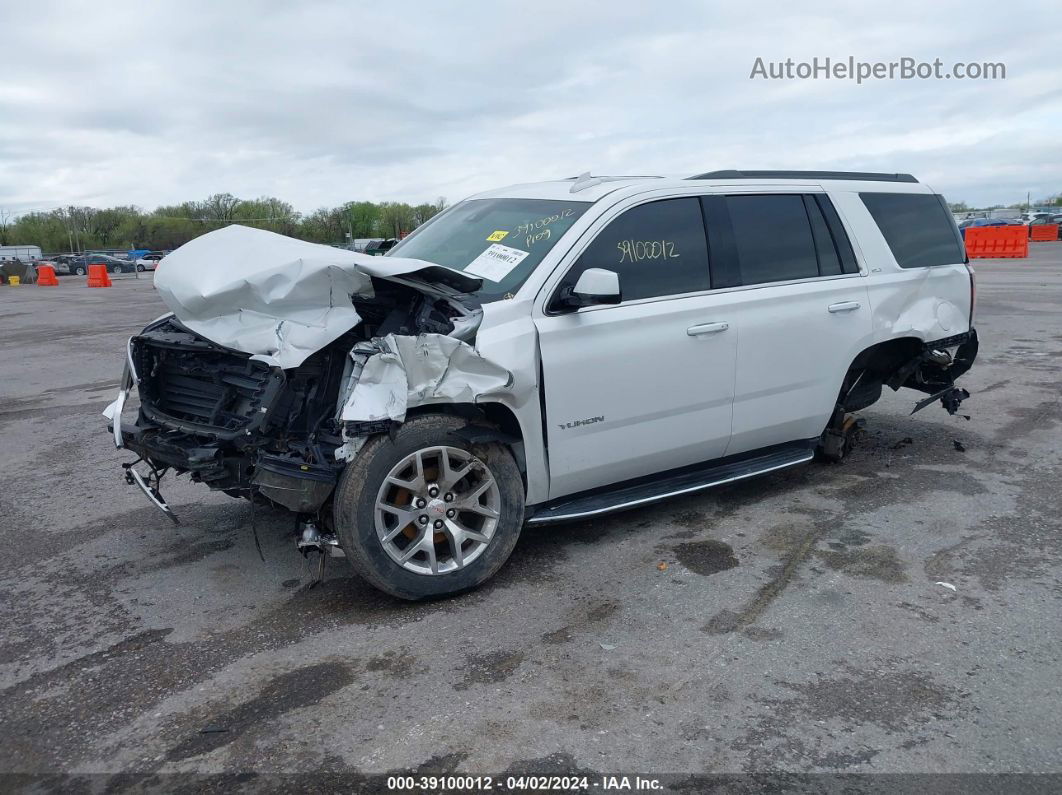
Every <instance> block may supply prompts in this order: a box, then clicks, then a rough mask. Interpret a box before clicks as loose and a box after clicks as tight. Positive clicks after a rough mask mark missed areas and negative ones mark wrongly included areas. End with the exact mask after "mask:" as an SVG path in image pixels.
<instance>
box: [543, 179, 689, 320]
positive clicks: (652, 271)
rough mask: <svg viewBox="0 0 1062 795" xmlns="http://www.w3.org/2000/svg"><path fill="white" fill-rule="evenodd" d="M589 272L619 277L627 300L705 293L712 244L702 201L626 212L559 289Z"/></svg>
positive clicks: (652, 205) (672, 201) (679, 201)
mask: <svg viewBox="0 0 1062 795" xmlns="http://www.w3.org/2000/svg"><path fill="white" fill-rule="evenodd" d="M587 268H604V269H605V270H610V271H615V272H616V273H618V274H619V282H620V290H621V291H622V293H623V300H624V301H635V300H638V299H640V298H656V297H658V296H663V295H681V294H682V293H693V292H700V291H701V290H707V289H708V288H709V281H708V244H707V242H706V241H705V237H704V221H703V219H702V218H701V207H700V203H699V202H698V201H697V199H695V198H689V199H664V200H662V201H656V202H650V203H649V204H641V205H639V206H637V207H632V208H631V209H630V210H627V211H626V212H625V213H623V214H622V215H621V216H620V217H619V218H617V219H616V220H614V221H613V222H612V223H610V224H609V225H608V226H606V227H605V228H604V229H603V230H601V232H599V233H598V235H597V237H595V238H594V240H593V242H591V243H590V245H589V246H588V247H587V249H586V251H584V252H583V253H582V255H581V256H580V257H579V260H578V262H576V263H575V265H573V266H572V268H571V270H569V271H568V273H567V274H566V275H565V277H564V281H562V282H561V284H560V288H561V289H563V288H564V287H574V286H575V283H576V282H577V281H578V280H579V276H580V274H582V272H583V271H584V270H586V269H587Z"/></svg>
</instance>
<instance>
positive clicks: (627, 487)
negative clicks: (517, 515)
mask: <svg viewBox="0 0 1062 795" xmlns="http://www.w3.org/2000/svg"><path fill="white" fill-rule="evenodd" d="M817 441H818V440H817V439H811V440H808V441H806V442H792V443H790V444H784V445H776V446H775V447H771V448H767V449H766V450H760V451H758V452H757V453H755V454H751V455H750V454H747V453H746V454H743V455H741V456H731V457H730V458H722V459H718V460H716V461H710V462H708V463H705V464H696V465H694V466H692V467H683V468H682V469H673V470H670V471H668V472H662V473H660V474H658V475H651V476H649V477H646V478H639V479H637V480H628V481H625V482H623V483H617V484H616V485H614V486H608V487H606V488H604V489H595V490H594V491H592V492H584V493H583V494H577V495H573V496H571V497H561V498H560V499H557V500H554V501H552V502H548V503H545V504H543V505H541V506H537V507H535V508H532V513H531V516H530V518H529V519H528V520H527V524H547V523H549V522H566V521H570V520H573V519H585V518H587V517H590V516H598V515H600V514H605V513H612V512H613V511H622V510H626V509H627V508H635V507H638V506H641V505H647V504H649V503H652V502H657V501H659V500H666V499H667V498H668V497H675V496H677V495H679V494H689V493H691V492H695V491H702V490H704V489H710V488H712V487H713V486H721V485H723V484H724V483H733V482H734V481H735V480H743V479H745V478H751V477H754V476H756V475H763V474H766V473H767V472H773V471H775V470H776V469H785V468H786V467H791V466H795V465H797V464H803V463H804V462H805V461H810V460H811V459H812V458H814V457H815V444H816V442H817Z"/></svg>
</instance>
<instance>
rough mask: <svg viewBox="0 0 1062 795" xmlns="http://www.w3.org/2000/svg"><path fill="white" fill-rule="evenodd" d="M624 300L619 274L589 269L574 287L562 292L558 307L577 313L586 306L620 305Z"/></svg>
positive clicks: (581, 275) (580, 276)
mask: <svg viewBox="0 0 1062 795" xmlns="http://www.w3.org/2000/svg"><path fill="white" fill-rule="evenodd" d="M622 300H623V293H621V292H620V284H619V274H618V273H616V272H615V271H609V270H605V269H604V268H587V269H586V270H585V271H583V272H582V273H581V274H580V275H579V279H578V281H576V283H575V286H574V287H565V288H563V289H562V290H561V293H560V295H559V296H558V299H557V307H558V308H559V309H562V310H568V311H575V310H576V309H580V308H582V307H584V306H596V305H598V304H618V303H620V302H621V301H622Z"/></svg>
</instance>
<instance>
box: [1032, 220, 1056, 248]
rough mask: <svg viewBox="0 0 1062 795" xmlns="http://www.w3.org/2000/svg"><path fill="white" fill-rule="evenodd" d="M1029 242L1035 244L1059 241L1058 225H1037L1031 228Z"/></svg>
mask: <svg viewBox="0 0 1062 795" xmlns="http://www.w3.org/2000/svg"><path fill="white" fill-rule="evenodd" d="M1029 240H1031V241H1033V242H1034V243H1045V242H1047V241H1051V242H1057V241H1058V224H1036V226H1030V227H1029Z"/></svg>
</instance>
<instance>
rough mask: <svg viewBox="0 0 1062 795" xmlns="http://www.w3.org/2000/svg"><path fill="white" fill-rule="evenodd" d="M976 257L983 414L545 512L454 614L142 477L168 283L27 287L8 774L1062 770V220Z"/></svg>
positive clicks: (1, 512) (5, 366) (1, 357)
mask: <svg viewBox="0 0 1062 795" xmlns="http://www.w3.org/2000/svg"><path fill="white" fill-rule="evenodd" d="M975 266H976V269H977V272H978V311H977V326H978V329H979V332H980V334H981V340H982V342H981V354H980V358H979V359H978V361H977V363H976V364H975V366H974V368H973V370H972V371H971V372H970V373H969V374H968V375H967V376H965V377H964V378H963V379H962V385H963V386H965V387H966V388H967V389H969V390H970V392H971V393H972V397H971V399H970V400H968V401H967V402H966V403H964V404H963V406H962V412H963V413H968V414H970V415H971V417H972V419H971V420H970V421H966V420H964V419H962V418H961V417H949V416H947V415H946V414H945V413H944V411H943V410H941V409H940V408H939V407H938V406H933V407H930V408H927V409H925V410H924V411H922V412H921V413H919V414H917V415H915V416H914V417H908V416H907V414H908V412H909V411H910V409H911V406H912V405H913V404H914V402H915V401H916V400H917V399H918V398H919V397H920V395H917V394H916V393H913V392H910V393H908V392H901V393H892V392H887V394H886V396H885V397H884V398H883V400H882V401H881V402H880V403H879V404H877V405H876V406H874V407H872V408H871V409H869V410H867V411H865V412H862V413H861V416H863V417H865V419H866V429H865V433H864V435H863V438H862V440H861V442H860V444H859V445H858V447H857V448H856V450H855V451H854V453H853V454H852V456H851V459H850V460H849V462H848V463H846V464H844V465H841V466H825V465H819V464H814V465H807V466H802V467H798V468H796V469H793V470H788V471H785V472H781V473H777V474H772V475H768V476H765V477H761V478H757V479H755V480H752V481H749V482H746V483H743V484H738V485H735V486H731V487H727V488H722V489H718V490H715V491H710V492H706V493H703V494H700V495H695V496H688V497H685V498H680V499H676V500H672V501H669V502H665V503H662V504H659V505H656V506H652V507H647V508H643V509H640V510H636V511H631V512H628V513H624V514H619V515H616V516H611V517H607V518H603V519H599V520H595V521H589V522H581V523H573V524H568V525H562V526H550V527H547V528H544V529H528V530H525V532H524V535H523V537H522V539H521V542H520V544H519V545H518V546H517V549H516V552H515V553H514V555H513V557H512V559H511V561H510V562H509V564H508V565H507V566H506V567H505V568H504V569H503V570H502V571H501V573H500V574H499V575H498V576H497V577H496V578H495V579H494V580H492V581H491V582H489V583H488V584H487V585H486V586H485V587H483V588H481V589H480V590H478V591H476V592H474V593H472V594H469V595H466V596H462V597H458V598H454V599H447V600H444V601H439V602H433V603H427V604H409V603H404V602H399V601H397V600H394V599H391V598H389V597H387V596H384V595H382V594H381V593H379V592H377V591H375V590H373V589H372V588H370V587H369V586H367V585H365V584H363V583H362V582H360V581H359V580H357V579H354V578H353V577H352V576H351V575H350V574H349V573H348V571H347V567H346V564H345V562H344V561H342V560H334V561H332V562H331V564H330V566H329V570H328V576H327V578H326V580H325V582H324V583H322V584H321V585H318V586H317V587H314V588H310V587H308V586H309V583H310V579H311V577H310V572H309V568H308V567H307V565H306V564H305V563H304V562H303V560H302V558H301V557H300V556H299V555H298V554H297V553H296V552H295V548H294V543H293V541H292V537H291V532H292V527H291V526H290V521H289V519H288V518H286V517H285V516H284V515H282V514H279V513H272V512H270V511H268V510H259V514H258V528H259V533H260V536H261V541H262V548H263V551H264V554H265V558H266V561H265V562H264V563H263V562H262V561H261V560H260V559H259V557H258V555H257V552H256V550H255V546H254V541H253V538H252V536H251V533H250V525H249V517H250V510H249V505H248V503H246V502H243V501H239V500H234V499H232V498H230V497H227V496H224V495H220V494H212V493H210V492H208V491H207V490H206V489H205V488H203V487H199V486H194V485H193V484H190V483H188V482H187V481H186V480H178V481H177V482H175V483H174V482H172V480H171V482H170V484H169V490H168V491H167V497H168V498H169V500H170V502H171V505H173V507H174V509H175V511H176V513H177V514H178V515H179V516H180V517H181V520H182V525H181V526H180V527H179V528H174V527H173V526H171V525H170V523H169V521H168V520H167V519H166V518H165V517H164V516H163V515H162V514H161V513H159V512H158V511H157V510H156V509H155V508H154V507H152V506H151V505H150V504H149V503H148V502H147V500H145V499H144V497H143V496H142V495H141V494H140V493H139V492H138V491H136V490H135V489H133V488H130V487H128V486H126V485H125V484H124V482H123V481H122V478H121V470H120V467H119V464H120V462H122V461H126V460H129V459H130V458H131V456H129V455H128V454H126V453H120V452H118V451H115V450H114V448H113V444H112V443H111V441H110V439H109V438H108V436H107V434H106V431H105V421H104V419H103V418H102V417H101V416H100V415H99V412H100V411H101V410H102V408H103V407H104V406H105V405H106V404H107V403H108V402H109V401H110V400H111V399H112V398H113V396H114V392H115V389H116V386H117V381H118V376H119V373H120V370H121V364H122V355H123V348H124V340H125V338H126V337H128V336H129V335H130V334H132V333H135V332H136V331H137V330H139V328H140V327H141V326H143V325H144V324H145V323H147V322H148V321H150V320H152V319H153V318H155V317H157V316H158V315H160V314H162V313H163V312H164V311H165V307H164V306H163V305H162V302H161V300H160V299H159V298H158V296H157V294H156V293H155V292H154V291H153V290H152V288H151V280H150V278H149V279H140V280H116V281H115V285H114V287H112V288H110V289H101V290H89V289H87V288H86V287H85V286H84V284H83V283H81V282H77V281H63V282H62V283H61V285H60V286H59V287H58V288H31V287H20V288H0V373H2V378H0V471H2V472H3V474H4V477H3V484H2V486H0V532H2V533H3V541H4V546H5V549H6V550H7V555H6V556H5V557H4V560H3V562H2V563H0V581H2V582H0V588H2V599H0V610H2V626H3V634H2V638H0V688H2V690H3V692H2V693H0V770H3V771H21V772H42V771H55V770H69V771H80V772H113V771H119V770H123V771H140V772H169V771H185V770H196V771H209V772H221V771H234V770H235V771H259V772H264V771H289V772H293V771H305V772H312V773H320V772H355V771H357V772H360V773H362V774H369V773H380V772H385V771H391V770H398V769H408V768H417V769H418V770H419V772H425V771H431V772H447V771H454V770H457V771H462V772H469V773H491V774H498V773H501V772H503V771H507V770H508V771H528V770H530V771H534V772H557V773H574V772H577V771H583V772H587V773H590V772H596V773H602V774H610V773H615V772H628V773H631V772H642V773H645V772H654V773H689V772H698V773H708V772H741V771H760V770H767V769H786V770H797V771H805V770H831V771H832V770H843V771H846V772H857V771H889V772H908V771H928V772H944V771H949V772H950V771H963V772H973V771H986V772H1002V771H1062V714H1060V713H1059V710H1058V708H1057V705H1058V704H1059V703H1060V700H1062V693H1060V690H1062V647H1060V646H1059V643H1058V638H1059V637H1060V636H1062V609H1060V602H1062V587H1060V585H1059V583H1060V582H1062V498H1060V495H1059V484H1060V483H1062V391H1060V390H1062V244H1034V245H1033V246H1032V247H1031V254H1030V258H1029V259H1027V260H996V261H980V262H976V263H975ZM940 582H944V583H949V584H951V585H953V586H954V591H953V590H951V589H950V588H947V587H945V586H942V585H940V584H938V583H940ZM204 729H208V730H209V731H207V732H203V730H204Z"/></svg>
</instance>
